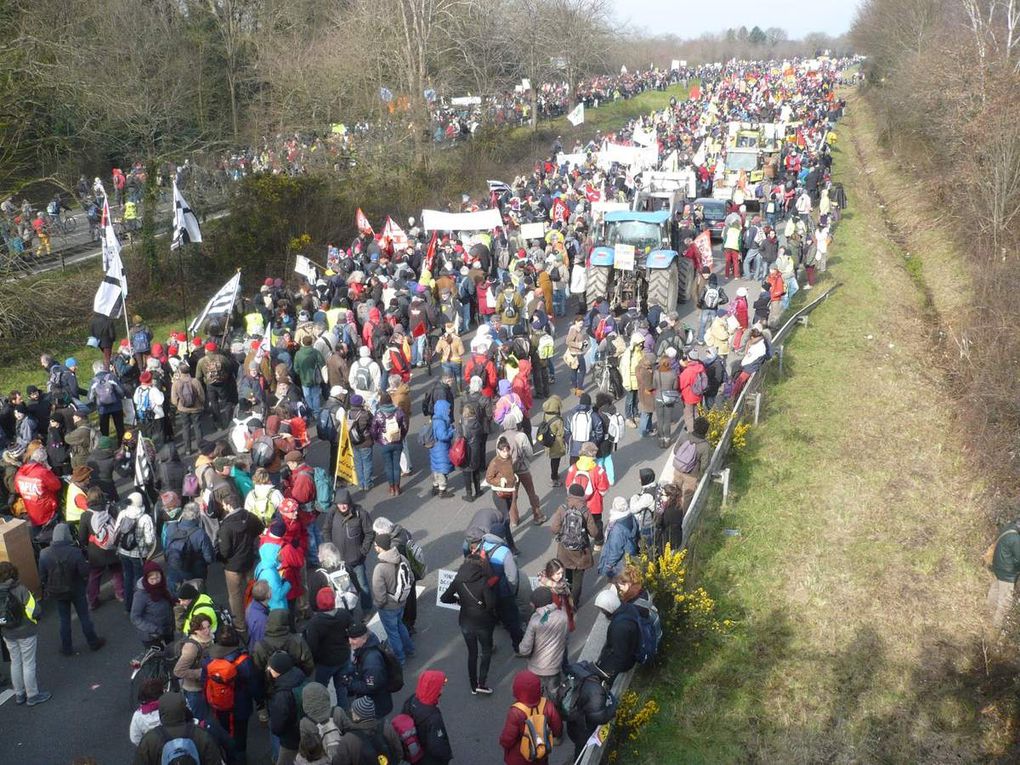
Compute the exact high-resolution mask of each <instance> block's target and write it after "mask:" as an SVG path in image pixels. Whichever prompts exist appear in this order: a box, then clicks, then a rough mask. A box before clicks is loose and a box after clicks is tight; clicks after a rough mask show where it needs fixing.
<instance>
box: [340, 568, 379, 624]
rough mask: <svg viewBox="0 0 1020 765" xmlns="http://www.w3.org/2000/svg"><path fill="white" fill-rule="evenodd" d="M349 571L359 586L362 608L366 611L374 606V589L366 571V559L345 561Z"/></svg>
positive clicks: (352, 579)
mask: <svg viewBox="0 0 1020 765" xmlns="http://www.w3.org/2000/svg"><path fill="white" fill-rule="evenodd" d="M344 565H346V566H347V573H349V574H350V575H351V581H352V582H353V583H354V586H355V587H357V588H358V597H359V598H361V610H362V611H365V612H366V613H367V612H368V611H369V610H371V608H372V589H371V588H370V587H369V586H368V574H367V573H366V572H365V561H361V563H345V564H344Z"/></svg>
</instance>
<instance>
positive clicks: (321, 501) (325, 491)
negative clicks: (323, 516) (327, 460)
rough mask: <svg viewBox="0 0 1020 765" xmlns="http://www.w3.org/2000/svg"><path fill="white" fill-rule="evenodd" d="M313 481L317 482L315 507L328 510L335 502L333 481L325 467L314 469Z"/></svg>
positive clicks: (324, 510)
mask: <svg viewBox="0 0 1020 765" xmlns="http://www.w3.org/2000/svg"><path fill="white" fill-rule="evenodd" d="M312 482H313V483H314V484H315V507H316V508H317V509H318V510H319V512H323V513H324V512H326V511H328V510H329V508H330V506H331V505H332V504H333V482H332V481H331V480H330V477H329V474H328V473H327V472H326V469H325V468H321V467H317V468H313V470H312Z"/></svg>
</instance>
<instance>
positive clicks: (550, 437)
mask: <svg viewBox="0 0 1020 765" xmlns="http://www.w3.org/2000/svg"><path fill="white" fill-rule="evenodd" d="M562 419H563V418H562V417H560V416H559V415H556V416H555V417H553V418H551V419H548V420H542V422H541V423H540V424H539V426H538V430H537V431H536V432H535V440H536V441H538V443H540V444H542V446H544V447H545V448H546V449H548V448H550V447H551V446H552V445H553V444H555V443H556V436H555V435H554V434H553V432H552V424H553V422H554V421H555V420H562Z"/></svg>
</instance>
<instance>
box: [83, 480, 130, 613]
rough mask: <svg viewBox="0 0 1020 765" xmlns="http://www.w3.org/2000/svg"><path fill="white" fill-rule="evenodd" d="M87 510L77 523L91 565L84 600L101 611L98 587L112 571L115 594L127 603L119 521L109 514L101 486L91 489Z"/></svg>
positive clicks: (111, 577) (92, 607)
mask: <svg viewBox="0 0 1020 765" xmlns="http://www.w3.org/2000/svg"><path fill="white" fill-rule="evenodd" d="M86 496H87V498H88V509H87V510H86V511H85V512H84V513H82V515H81V519H80V520H79V521H78V543H79V545H81V547H82V549H83V550H84V552H85V554H86V557H87V559H88V562H89V580H88V584H87V585H86V586H85V599H86V601H87V602H88V605H89V609H90V610H92V611H95V610H96V609H97V608H99V605H100V600H99V586H100V584H101V583H102V580H103V574H104V573H106V572H109V574H110V580H111V581H112V582H113V594H114V597H116V598H117V600H120V601H123V600H124V575H123V572H122V570H121V567H120V559H119V558H118V557H117V547H116V545H115V544H113V540H114V534H115V533H116V522H115V521H114V519H113V517H112V516H111V515H110V510H109V508H110V505H109V502H108V501H107V499H106V497H104V496H103V491H102V489H100V488H99V487H98V486H90V487H89V489H88V494H87V495H86Z"/></svg>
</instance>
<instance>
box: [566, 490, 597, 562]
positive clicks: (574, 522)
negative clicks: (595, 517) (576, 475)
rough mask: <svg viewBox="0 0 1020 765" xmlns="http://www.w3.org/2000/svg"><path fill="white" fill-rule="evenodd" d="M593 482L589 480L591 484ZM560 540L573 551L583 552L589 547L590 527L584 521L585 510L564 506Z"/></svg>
mask: <svg viewBox="0 0 1020 765" xmlns="http://www.w3.org/2000/svg"><path fill="white" fill-rule="evenodd" d="M590 484H591V482H590V481H589V485H590ZM558 541H559V543H560V544H561V545H563V547H564V548H565V549H567V550H571V551H572V552H581V551H582V550H586V549H587V548H588V542H589V541H590V540H589V539H588V529H587V528H586V527H585V523H584V510H583V509H582V508H580V507H572V506H571V505H564V506H563V525H561V526H560V533H559V536H558Z"/></svg>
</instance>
